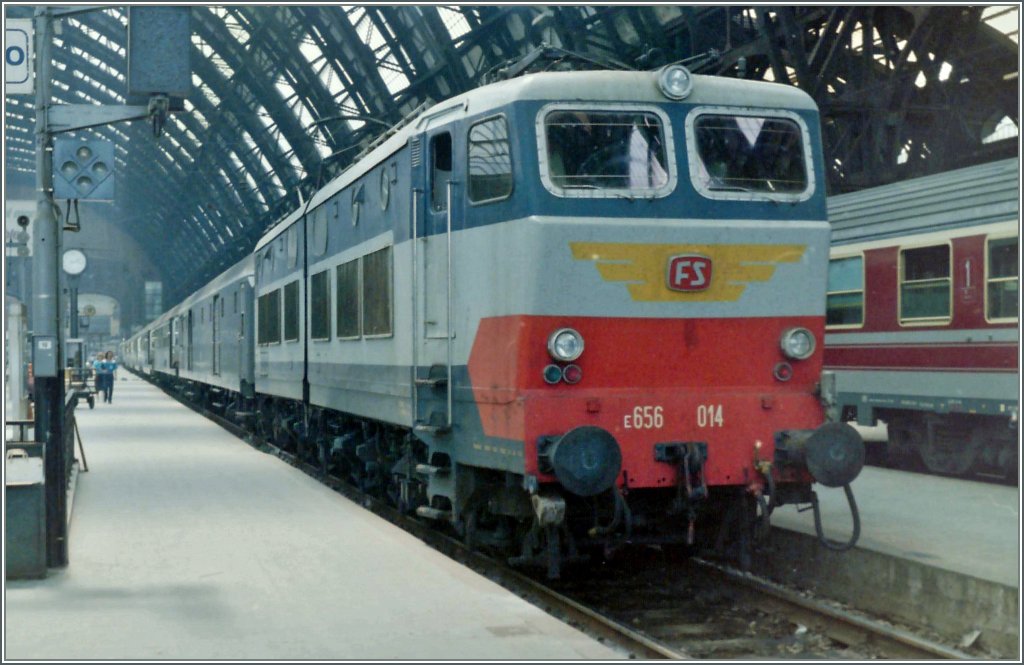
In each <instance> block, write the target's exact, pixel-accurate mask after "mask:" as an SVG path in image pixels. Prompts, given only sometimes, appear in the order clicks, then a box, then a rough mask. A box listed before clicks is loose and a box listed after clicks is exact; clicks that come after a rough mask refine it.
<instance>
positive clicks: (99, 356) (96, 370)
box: [92, 351, 103, 394]
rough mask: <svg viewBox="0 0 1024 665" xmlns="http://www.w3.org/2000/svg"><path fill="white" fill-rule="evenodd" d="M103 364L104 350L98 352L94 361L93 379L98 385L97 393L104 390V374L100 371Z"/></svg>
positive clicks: (94, 383) (95, 384) (96, 385)
mask: <svg viewBox="0 0 1024 665" xmlns="http://www.w3.org/2000/svg"><path fill="white" fill-rule="evenodd" d="M102 364H103V352H102V351H100V352H99V353H97V354H96V360H94V361H92V380H93V385H94V386H95V387H96V392H97V394H99V393H102V392H103V375H102V374H101V373H100V365H102Z"/></svg>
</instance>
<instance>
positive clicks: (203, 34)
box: [4, 4, 1020, 302]
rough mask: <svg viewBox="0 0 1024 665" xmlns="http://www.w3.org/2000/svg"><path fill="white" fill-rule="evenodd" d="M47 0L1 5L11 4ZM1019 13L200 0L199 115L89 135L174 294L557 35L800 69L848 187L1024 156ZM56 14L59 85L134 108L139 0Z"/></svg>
mask: <svg viewBox="0 0 1024 665" xmlns="http://www.w3.org/2000/svg"><path fill="white" fill-rule="evenodd" d="M34 9H35V8H34V7H33V6H32V5H13V4H6V5H5V11H6V14H7V17H9V18H27V17H31V15H32V13H33V11H34ZM1019 21H1020V17H1019V6H1018V5H1012V6H1010V5H1000V6H991V7H963V6H957V7H941V6H937V7H910V8H903V7H894V6H880V7H811V6H799V7H774V6H758V7H743V6H728V7H725V6H707V7H703V6H678V5H655V6H646V7H641V6H609V5H601V6H593V7H590V6H580V5H570V6H566V5H559V6H555V7H544V6H537V5H531V6H509V5H500V4H499V5H490V6H481V5H452V6H448V5H419V6H412V5H395V6H389V5H360V6H345V5H242V4H222V5H205V6H204V5H193V6H192V7H191V30H192V37H191V41H192V44H191V61H192V72H193V73H192V93H191V95H190V96H189V97H188V99H187V100H186V101H185V111H184V112H181V113H176V114H174V115H172V116H171V119H170V121H169V122H168V123H167V125H166V127H165V128H164V132H163V135H162V136H161V137H160V138H158V139H155V138H154V137H153V136H152V130H151V128H150V126H149V125H148V124H147V123H145V122H136V123H123V124H118V125H112V126H108V127H105V128H102V129H98V130H95V131H94V132H93V134H94V135H99V136H102V137H106V138H109V139H111V140H113V141H114V143H115V144H116V146H117V147H116V156H115V162H116V167H115V172H116V177H117V178H118V185H117V188H118V194H117V198H116V200H115V201H114V203H113V206H112V208H111V210H112V212H111V213H110V217H111V218H113V219H114V220H115V221H116V222H117V223H118V224H121V225H123V226H124V228H125V229H126V230H127V232H128V233H130V234H131V235H132V236H133V237H134V238H135V239H136V240H138V242H139V243H140V244H141V245H142V246H143V247H145V248H147V250H148V251H149V252H150V256H149V260H150V261H152V262H153V263H154V264H155V265H156V266H157V267H158V269H159V271H160V273H161V274H163V275H164V276H165V284H167V285H168V286H167V299H168V302H173V301H175V299H176V298H180V297H182V296H183V295H185V294H186V293H188V292H189V291H191V290H192V289H194V288H195V287H197V286H198V285H200V284H202V283H203V282H205V281H206V280H207V279H209V278H210V277H211V276H212V275H214V274H216V273H217V272H219V271H221V270H223V269H224V268H226V267H227V266H229V265H231V264H232V263H233V262H235V261H237V260H238V259H239V258H240V257H241V256H243V255H244V254H245V253H247V252H249V251H250V250H251V249H252V247H253V245H254V244H255V242H256V240H257V238H258V237H259V235H260V234H261V233H262V232H263V231H264V230H265V229H266V228H268V227H269V226H270V225H272V224H273V223H274V222H275V221H276V220H277V219H279V218H280V217H282V216H283V215H285V214H287V213H288V212H290V211H291V210H293V209H294V208H295V207H296V206H297V205H298V204H299V201H300V198H304V197H306V196H308V195H309V193H311V192H312V191H314V190H315V189H316V188H317V186H318V183H323V182H325V181H327V180H328V179H329V178H331V177H333V176H334V175H336V174H337V173H339V172H340V171H341V170H343V169H344V168H345V167H346V166H347V165H348V164H349V163H351V161H352V160H353V159H354V157H355V156H356V155H357V154H358V153H359V152H360V150H361V149H362V148H363V147H365V146H366V145H367V144H368V143H369V142H370V141H372V140H373V139H374V138H375V137H376V136H377V135H378V134H379V133H380V132H381V131H383V130H384V129H385V128H386V127H387V126H388V125H391V124H393V123H395V122H398V121H399V120H401V119H402V118H403V117H404V116H405V115H406V114H408V113H410V112H411V111H412V110H413V109H416V108H417V107H419V106H421V105H422V104H424V103H431V102H437V101H441V100H443V99H445V98H448V97H450V96H452V95H455V94H458V93H460V92H462V91H465V90H468V89H471V88H473V87H475V86H477V85H480V84H481V83H482V82H484V81H485V80H486V79H487V77H488V76H491V75H493V72H494V71H496V70H497V69H498V68H500V67H501V66H504V65H507V64H508V63H509V62H510V61H513V60H516V59H518V58H520V57H522V56H523V55H525V54H526V53H528V52H530V51H531V50H532V49H533V48H535V47H536V46H537V45H538V44H541V43H542V42H543V43H547V44H552V45H556V46H559V47H561V48H564V49H566V50H569V51H572V52H575V53H580V54H583V55H586V56H587V57H589V58H592V59H596V60H599V61H608V62H616V63H623V64H625V65H626V66H631V67H636V68H638V69H644V68H651V67H656V66H660V65H662V64H665V63H667V62H674V61H679V60H683V59H688V58H694V60H692V64H693V68H694V69H695V70H696V71H699V72H701V73H707V74H716V75H722V76H734V77H737V76H738V77H745V78H759V79H767V80H776V81H780V82H786V83H790V84H793V85H798V86H800V87H801V88H803V89H805V90H807V91H808V92H809V93H810V94H811V95H812V96H813V97H814V98H815V100H816V101H817V102H818V104H819V106H821V108H822V112H823V133H824V137H825V143H826V150H827V152H828V153H829V165H828V166H829V168H828V177H829V186H830V190H831V191H835V192H840V191H852V190H855V189H858V188H861V187H865V186H870V185H873V184H882V183H884V182H891V181H893V180H897V179H902V178H906V177H912V176H916V175H922V174H924V173H928V172H935V171H941V170H946V169H949V168H955V167H957V166H962V165H964V163H963V162H964V161H965V160H973V161H985V160H991V159H998V158H1001V157H1004V156H1007V154H1008V153H1012V154H1016V151H1017V143H1018V136H1017V127H1018V126H1019V109H1018V99H1019V96H1018V79H1017V72H1018V70H1019V60H1020V56H1019V46H1018V39H1019V33H1018V29H1019ZM61 24H62V25H61V31H60V34H59V35H57V36H56V37H55V41H54V69H53V74H54V86H53V94H54V99H55V101H56V102H58V103H76V104H82V103H91V104H123V103H124V102H125V71H126V52H125V44H126V26H127V15H126V10H125V9H124V7H123V6H104V7H102V8H101V9H100V10H98V11H93V12H89V13H83V14H78V15H76V16H71V17H66V18H64V19H62V20H61ZM4 115H5V118H4V120H5V122H4V126H5V137H4V138H5V143H4V158H5V166H6V169H5V170H6V182H7V191H8V197H12V196H13V197H20V198H32V197H33V195H32V189H33V186H34V175H33V174H34V168H35V157H34V141H33V136H34V135H33V127H34V117H35V109H34V104H33V99H32V98H30V97H28V96H8V97H6V98H5V114H4ZM300 192H302V194H301V196H300Z"/></svg>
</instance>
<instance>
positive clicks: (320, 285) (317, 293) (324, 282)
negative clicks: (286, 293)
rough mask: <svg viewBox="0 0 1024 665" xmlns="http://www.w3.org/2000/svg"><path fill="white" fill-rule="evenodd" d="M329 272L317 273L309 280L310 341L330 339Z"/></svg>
mask: <svg viewBox="0 0 1024 665" xmlns="http://www.w3.org/2000/svg"><path fill="white" fill-rule="evenodd" d="M329 274H330V273H329V271H327V270H325V271H323V272H318V273H317V274H315V275H313V276H312V277H310V278H309V336H310V337H311V338H312V339H330V338H331V283H330V281H329V280H328V275H329Z"/></svg>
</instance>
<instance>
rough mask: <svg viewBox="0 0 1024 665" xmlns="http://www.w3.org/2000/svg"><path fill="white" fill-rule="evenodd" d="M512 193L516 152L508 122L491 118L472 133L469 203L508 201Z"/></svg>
mask: <svg viewBox="0 0 1024 665" xmlns="http://www.w3.org/2000/svg"><path fill="white" fill-rule="evenodd" d="M511 194H512V153H511V151H510V149H509V141H508V123H507V122H506V120H505V118H491V119H490V120H484V121H483V122H478V123H477V124H475V125H473V126H472V127H471V128H470V130H469V200H470V201H471V202H473V203H481V202H484V201H498V200H501V199H507V198H508V197H509V196H510V195H511Z"/></svg>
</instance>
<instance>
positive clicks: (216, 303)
mask: <svg viewBox="0 0 1024 665" xmlns="http://www.w3.org/2000/svg"><path fill="white" fill-rule="evenodd" d="M222 306H223V305H221V302H220V296H219V295H215V296H214V297H213V307H212V308H211V311H210V323H211V325H212V328H213V374H214V375H215V376H216V375H218V374H220V323H218V321H220V317H221V312H222V311H223V310H222V309H221V307H222Z"/></svg>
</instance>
